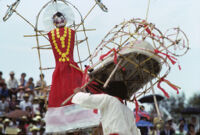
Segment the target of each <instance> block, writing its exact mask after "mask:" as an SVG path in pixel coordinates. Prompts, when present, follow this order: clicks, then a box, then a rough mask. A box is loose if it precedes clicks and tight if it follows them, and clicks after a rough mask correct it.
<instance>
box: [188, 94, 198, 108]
mask: <svg viewBox="0 0 200 135" xmlns="http://www.w3.org/2000/svg"><path fill="white" fill-rule="evenodd" d="M187 106H188V107H200V93H198V94H197V93H196V94H194V95H193V96H192V97H191V98H190V99H189V101H188V105H187Z"/></svg>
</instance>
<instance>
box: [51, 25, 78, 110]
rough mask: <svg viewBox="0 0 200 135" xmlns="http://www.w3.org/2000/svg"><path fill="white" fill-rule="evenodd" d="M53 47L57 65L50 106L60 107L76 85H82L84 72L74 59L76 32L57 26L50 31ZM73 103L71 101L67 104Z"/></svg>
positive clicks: (53, 78)
mask: <svg viewBox="0 0 200 135" xmlns="http://www.w3.org/2000/svg"><path fill="white" fill-rule="evenodd" d="M48 36H49V40H50V42H51V46H52V49H53V54H54V57H55V61H56V67H55V70H54V73H53V77H52V85H51V91H50V95H49V104H48V106H49V107H59V106H60V105H61V103H62V102H63V101H64V100H65V99H66V98H67V97H69V96H71V95H72V94H73V90H74V89H75V88H76V87H81V83H82V72H81V71H79V70H77V69H76V68H74V67H72V66H70V64H71V65H74V66H76V67H77V68H79V67H78V65H77V63H75V62H74V59H73V51H74V39H75V32H74V30H71V29H69V28H67V27H64V28H57V29H54V30H52V31H51V32H49V33H48ZM69 104H71V101H70V102H68V103H67V105H69Z"/></svg>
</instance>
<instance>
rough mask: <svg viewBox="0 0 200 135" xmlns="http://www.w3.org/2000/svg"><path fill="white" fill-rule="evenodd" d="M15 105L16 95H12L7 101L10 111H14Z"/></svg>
mask: <svg viewBox="0 0 200 135" xmlns="http://www.w3.org/2000/svg"><path fill="white" fill-rule="evenodd" d="M16 106H17V98H16V96H14V95H13V96H12V98H11V100H10V102H9V109H10V111H14V110H15V109H16Z"/></svg>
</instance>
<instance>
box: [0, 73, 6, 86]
mask: <svg viewBox="0 0 200 135" xmlns="http://www.w3.org/2000/svg"><path fill="white" fill-rule="evenodd" d="M2 76H3V72H1V71H0V84H1V83H5V79H3V77H2Z"/></svg>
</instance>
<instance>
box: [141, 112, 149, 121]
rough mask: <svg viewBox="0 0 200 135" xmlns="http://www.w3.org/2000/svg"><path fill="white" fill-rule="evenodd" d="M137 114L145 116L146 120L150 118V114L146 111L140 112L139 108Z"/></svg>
mask: <svg viewBox="0 0 200 135" xmlns="http://www.w3.org/2000/svg"><path fill="white" fill-rule="evenodd" d="M139 115H141V116H142V117H146V118H147V119H148V120H150V116H149V114H147V113H146V112H142V111H141V110H139Z"/></svg>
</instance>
